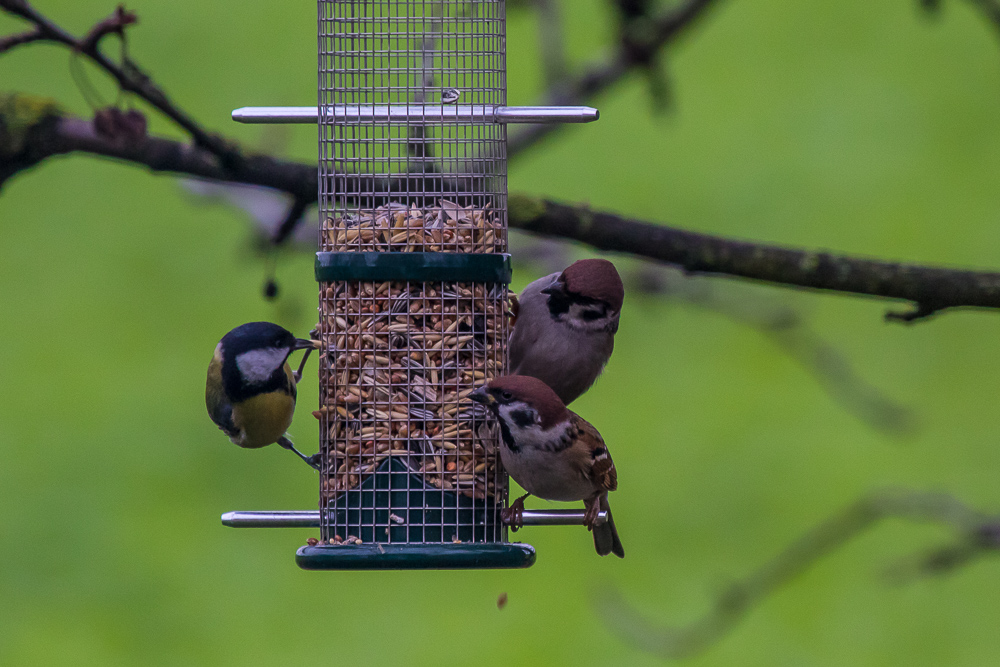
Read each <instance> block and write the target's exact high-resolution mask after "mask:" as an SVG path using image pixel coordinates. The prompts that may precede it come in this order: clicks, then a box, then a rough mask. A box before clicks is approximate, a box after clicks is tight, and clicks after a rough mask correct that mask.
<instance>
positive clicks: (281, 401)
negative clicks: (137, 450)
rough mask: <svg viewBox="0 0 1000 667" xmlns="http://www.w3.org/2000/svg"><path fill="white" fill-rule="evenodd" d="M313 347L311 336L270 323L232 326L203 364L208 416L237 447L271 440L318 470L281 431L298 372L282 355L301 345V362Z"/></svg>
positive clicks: (288, 417) (289, 410)
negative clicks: (205, 373)
mask: <svg viewBox="0 0 1000 667" xmlns="http://www.w3.org/2000/svg"><path fill="white" fill-rule="evenodd" d="M313 347H315V343H314V342H313V341H311V340H305V339H302V338H296V337H295V336H293V335H292V334H291V332H289V331H287V330H286V329H283V328H282V327H279V326H278V325H277V324H272V323H270V322H250V323H248V324H244V325H242V326H238V327H236V328H235V329H233V330H232V331H230V332H229V333H227V334H226V335H225V336H223V338H222V340H221V341H219V344H218V345H217V346H216V347H215V354H214V355H213V356H212V362H211V363H210V364H209V365H208V382H207V384H206V386H205V405H206V406H207V407H208V416H209V417H211V418H212V421H213V422H215V424H216V425H217V426H218V427H219V428H220V429H222V432H223V433H225V434H226V435H228V436H229V439H230V440H232V441H233V443H234V444H236V445H239V446H240V447H247V448H258V447H264V446H266V445H270V444H271V443H277V444H279V445H280V446H282V447H284V448H285V449H288V450H291V451H293V452H295V453H296V454H297V455H298V456H299V458H301V459H302V460H303V461H305V462H306V463H308V464H309V465H310V466H312V467H313V468H317V469H318V468H319V463H318V461H317V460H316V459H317V456H312V457H310V456H306V455H305V454H303V453H302V452H300V451H298V450H297V449H295V447H294V446H293V445H292V442H291V441H290V440H289V439H288V438H287V437H286V436H285V431H286V430H287V429H288V427H289V425H291V423H292V415H293V414H294V412H295V383H296V382H298V380H299V377H300V376H301V373H302V366H299V370H298V371H297V372H295V373H293V372H292V369H291V367H290V366H289V365H288V356H289V355H290V354H291V353H292V352H294V351H295V350H306V354H305V356H304V357H303V359H302V365H303V366H304V365H305V357H308V355H309V351H310V350H312V349H313Z"/></svg>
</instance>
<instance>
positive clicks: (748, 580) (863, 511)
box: [599, 491, 1000, 659]
mask: <svg viewBox="0 0 1000 667" xmlns="http://www.w3.org/2000/svg"><path fill="white" fill-rule="evenodd" d="M887 518H898V519H904V520H907V521H916V522H924V523H936V524H942V525H945V526H948V527H950V528H952V529H953V530H955V531H956V532H957V533H958V539H957V541H956V543H955V544H953V545H950V546H949V549H950V553H952V554H954V556H955V557H954V558H952V559H951V560H950V561H949V562H948V565H952V566H956V567H957V566H958V565H961V564H965V563H968V562H971V561H972V560H973V559H974V558H975V557H977V556H981V555H985V554H987V553H993V552H995V551H996V550H997V548H998V546H1000V542H998V540H997V539H996V538H995V535H996V533H997V530H998V523H997V520H996V518H995V517H993V516H990V515H987V514H985V513H983V512H980V511H978V510H975V509H972V508H969V507H968V506H966V505H964V504H963V503H961V502H959V501H958V500H956V499H955V498H953V497H951V496H948V495H945V494H937V493H921V492H906V491H903V492H885V493H877V494H873V495H871V496H868V497H866V498H862V499H861V500H859V501H858V502H856V503H854V504H853V505H851V506H849V507H848V508H847V509H845V510H844V511H842V512H840V513H838V514H836V515H834V516H833V517H831V518H830V519H828V520H826V521H824V522H823V523H821V524H819V525H818V526H816V527H814V528H812V529H811V530H809V531H807V532H806V533H805V534H804V535H803V536H802V537H801V538H799V539H798V540H796V541H795V542H793V543H792V544H791V545H790V546H789V547H788V548H787V549H785V550H784V551H783V552H781V553H780V554H778V555H777V556H776V557H775V558H773V559H772V560H770V561H768V562H766V563H764V565H762V566H761V567H759V568H758V569H757V570H755V571H754V572H751V573H750V574H749V575H747V576H746V577H744V578H743V579H740V580H739V581H736V582H734V583H733V584H731V585H730V586H729V587H728V588H727V589H726V590H724V591H723V592H722V593H720V594H719V595H718V596H716V599H715V601H714V603H713V605H712V609H711V610H710V611H708V612H707V613H706V614H705V615H704V616H702V617H701V618H699V619H698V620H696V621H694V622H692V623H689V624H688V625H685V626H667V627H663V626H659V625H657V624H655V623H653V622H651V621H650V620H649V619H647V618H646V617H645V616H643V615H642V614H640V613H639V612H638V611H636V610H635V609H634V608H633V607H632V606H631V605H630V604H629V603H628V602H626V601H625V600H624V598H623V597H622V595H621V593H619V592H618V591H613V590H612V591H606V592H605V593H604V594H603V596H602V599H601V601H600V602H599V604H600V605H601V607H602V614H601V615H602V617H603V618H604V619H605V620H606V621H607V622H608V624H609V625H611V627H612V628H613V629H614V630H615V631H616V632H617V633H618V634H619V635H621V636H622V637H623V638H625V639H626V640H627V641H629V642H631V643H633V644H635V645H636V646H639V647H640V648H643V649H645V650H647V651H649V652H651V653H655V654H656V655H659V656H661V657H663V658H668V659H677V658H688V657H691V656H694V655H697V654H698V653H701V652H703V651H705V650H706V649H708V648H709V647H711V646H712V645H713V644H715V643H716V642H718V641H719V640H720V639H722V638H723V637H724V636H725V635H726V634H728V633H729V632H730V631H731V630H732V629H733V627H734V626H735V625H736V624H737V623H738V622H739V621H740V620H741V619H742V618H743V617H744V616H746V615H747V614H748V613H749V612H750V611H752V610H753V609H755V608H756V607H757V606H758V605H760V604H761V603H762V602H763V601H764V600H766V599H767V597H768V596H770V595H771V594H772V593H774V592H775V591H776V590H778V589H779V588H781V587H782V586H784V585H786V584H787V583H788V582H790V581H791V580H793V579H794V578H795V577H797V576H798V575H800V574H802V573H803V572H804V571H805V570H807V569H808V568H810V567H812V566H813V565H815V564H816V563H817V562H818V561H819V560H821V559H822V558H824V557H825V556H827V555H829V554H830V553H832V552H833V551H835V550H836V549H838V548H840V547H841V546H843V545H844V544H845V543H847V542H849V541H850V540H852V539H853V538H855V537H857V536H858V535H860V534H861V533H863V532H865V531H866V530H868V529H869V528H871V527H872V526H874V525H875V524H876V523H879V522H881V521H882V520H883V519H887ZM984 535H985V536H987V537H983V536H984ZM935 553H938V554H943V553H944V550H936V551H935ZM941 571H943V570H941Z"/></svg>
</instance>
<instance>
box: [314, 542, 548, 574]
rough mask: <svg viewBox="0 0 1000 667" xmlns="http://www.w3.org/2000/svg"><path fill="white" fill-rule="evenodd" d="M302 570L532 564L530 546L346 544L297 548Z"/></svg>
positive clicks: (440, 567)
mask: <svg viewBox="0 0 1000 667" xmlns="http://www.w3.org/2000/svg"><path fill="white" fill-rule="evenodd" d="M295 562H296V564H297V565H298V566H299V567H301V568H302V569H303V570H471V569H497V568H524V567H530V566H531V565H533V564H534V563H535V549H534V547H532V546H531V545H530V544H523V543H521V542H509V543H506V544H498V543H492V544H482V543H479V544H475V543H471V542H470V543H461V544H447V543H445V544H382V545H377V544H349V545H343V546H337V545H322V546H315V547H309V546H306V547H299V550H298V551H296V552H295Z"/></svg>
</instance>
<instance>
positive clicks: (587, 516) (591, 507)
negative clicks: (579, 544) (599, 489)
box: [583, 496, 601, 530]
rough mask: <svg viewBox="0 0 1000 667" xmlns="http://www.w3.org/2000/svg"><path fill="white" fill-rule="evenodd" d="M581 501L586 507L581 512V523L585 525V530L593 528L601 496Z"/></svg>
mask: <svg viewBox="0 0 1000 667" xmlns="http://www.w3.org/2000/svg"><path fill="white" fill-rule="evenodd" d="M583 502H584V507H585V508H586V509H587V511H586V512H584V513H583V525H585V526H586V527H587V530H593V529H594V524H596V523H597V515H598V514H600V513H601V497H600V496H594V497H593V498H590V499H588V500H585V501H583Z"/></svg>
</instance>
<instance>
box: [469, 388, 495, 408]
mask: <svg viewBox="0 0 1000 667" xmlns="http://www.w3.org/2000/svg"><path fill="white" fill-rule="evenodd" d="M469 400H470V401H475V402H476V403H481V404H482V405H485V406H487V407H488V406H491V405H493V404H494V403H496V402H497V399H495V398H493V394H491V393H489V392H488V391H486V387H480V388H479V389H477V390H475V391H474V392H472V393H471V394H469Z"/></svg>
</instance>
